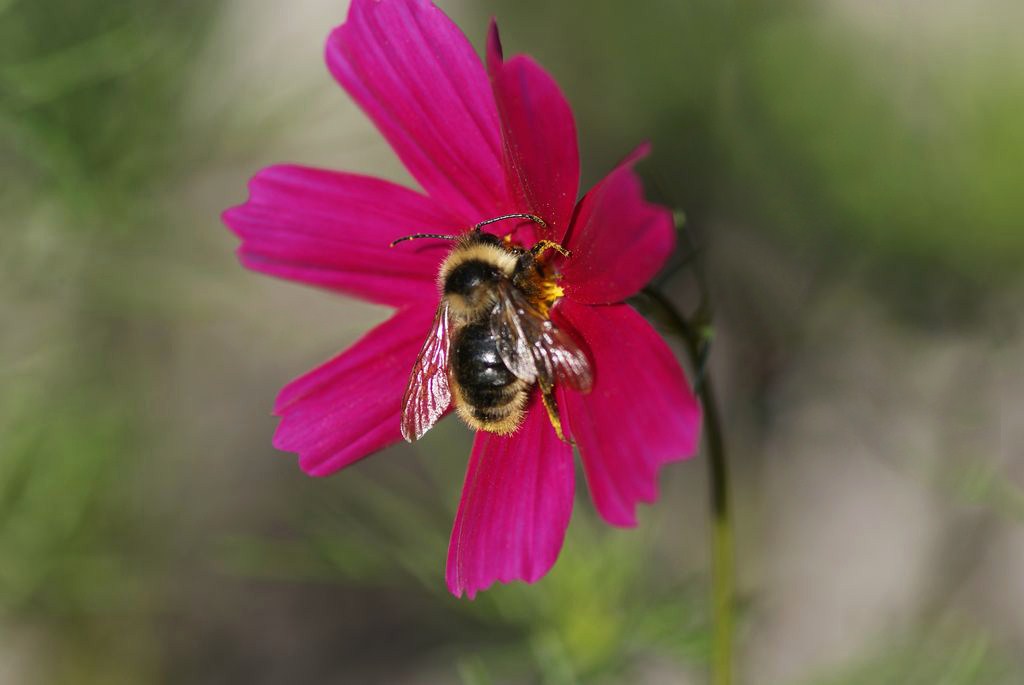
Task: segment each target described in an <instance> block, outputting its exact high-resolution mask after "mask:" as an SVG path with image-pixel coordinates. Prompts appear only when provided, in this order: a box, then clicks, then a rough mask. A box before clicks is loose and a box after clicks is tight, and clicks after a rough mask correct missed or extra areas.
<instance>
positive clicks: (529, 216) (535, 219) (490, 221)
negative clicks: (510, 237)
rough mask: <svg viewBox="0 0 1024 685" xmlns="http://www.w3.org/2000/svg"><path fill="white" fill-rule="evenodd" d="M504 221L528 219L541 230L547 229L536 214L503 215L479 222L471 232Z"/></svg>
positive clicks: (542, 220)
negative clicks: (541, 228)
mask: <svg viewBox="0 0 1024 685" xmlns="http://www.w3.org/2000/svg"><path fill="white" fill-rule="evenodd" d="M505 219H529V220H530V221H532V222H533V223H535V224H538V225H540V226H541V227H543V228H547V227H548V225H547V224H546V223H545V222H544V219H541V218H540V217H539V216H537V215H536V214H504V215H502V216H496V217H494V218H493V219H488V220H487V221H481V222H480V223H478V224H476V225H475V226H473V230H474V231H479V230H480V229H481V228H483V227H484V226H486V225H488V224H493V223H496V222H498V221H504V220H505Z"/></svg>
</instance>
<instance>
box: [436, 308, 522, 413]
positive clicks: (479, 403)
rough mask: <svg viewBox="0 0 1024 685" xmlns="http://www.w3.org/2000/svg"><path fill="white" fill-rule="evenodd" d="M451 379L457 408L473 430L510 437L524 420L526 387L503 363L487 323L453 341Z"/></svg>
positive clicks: (474, 326) (470, 327)
mask: <svg viewBox="0 0 1024 685" xmlns="http://www.w3.org/2000/svg"><path fill="white" fill-rule="evenodd" d="M452 352H453V354H452V359H451V365H452V375H453V380H454V381H455V383H454V385H455V388H456V404H457V408H458V410H459V413H460V414H461V415H462V417H463V418H464V419H465V420H466V421H467V422H468V423H469V424H470V425H471V426H473V427H474V428H478V429H482V430H487V431H491V432H493V433H511V432H512V431H514V430H515V429H516V428H517V427H518V425H519V423H520V421H521V419H522V413H523V406H524V404H525V403H526V394H527V393H526V391H527V384H526V383H525V382H524V381H522V380H520V379H519V378H516V376H515V375H513V373H512V372H511V371H509V370H508V368H507V367H506V366H505V364H504V363H503V362H502V361H501V356H500V355H499V354H498V347H497V344H496V341H495V340H494V337H493V336H492V335H491V331H490V327H489V326H488V325H487V323H486V322H478V323H472V324H469V325H467V326H466V327H465V328H463V329H462V330H461V331H460V332H459V334H458V336H457V337H456V339H455V340H454V341H453V350H452Z"/></svg>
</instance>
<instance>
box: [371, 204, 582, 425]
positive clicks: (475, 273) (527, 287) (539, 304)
mask: <svg viewBox="0 0 1024 685" xmlns="http://www.w3.org/2000/svg"><path fill="white" fill-rule="evenodd" d="M514 218H519V219H529V220H530V221H533V222H534V223H536V224H537V225H539V226H541V227H546V224H545V223H544V221H543V220H542V219H541V218H540V217H537V216H534V215H532V214H507V215H504V216H500V217H496V218H494V219H489V220H487V221H482V222H480V223H479V224H477V225H475V226H473V228H472V229H471V230H470V231H468V232H466V233H463V234H462V235H439V234H432V233H431V234H427V233H419V234H416V235H411V236H406V237H404V238H399V239H398V240H395V241H394V242H392V243H391V246H392V247H394V246H395V245H396V244H398V243H400V242H402V241H404V240H414V239H419V238H437V239H441V240H451V241H454V243H455V246H454V247H453V248H452V250H451V251H450V252H449V253H448V256H447V257H445V259H444V261H443V262H442V263H441V268H440V269H439V271H438V277H437V282H438V289H439V290H440V292H441V302H440V304H439V305H438V308H437V314H436V315H435V316H434V323H433V325H432V327H431V331H430V334H429V335H428V336H427V339H426V342H425V343H424V344H423V348H422V349H421V350H420V354H419V357H417V359H416V363H415V364H414V365H413V369H412V373H411V375H410V377H409V385H408V388H407V389H406V391H405V396H404V397H403V399H402V424H401V429H402V436H403V437H404V438H405V439H406V440H408V441H409V442H413V441H415V440H418V439H419V438H420V437H422V436H423V434H424V433H426V432H427V431H428V430H429V429H430V428H431V427H432V426H433V425H434V424H435V423H436V422H437V420H438V419H440V418H441V417H442V416H443V415H444V414H445V413H446V412H447V411H448V409H449V407H450V406H451V405H452V404H453V403H454V405H455V410H456V412H457V413H458V414H459V416H460V417H461V418H462V419H463V420H464V421H465V422H466V423H467V424H469V426H470V427H471V428H474V429H476V430H483V431H489V432H491V433H497V434H499V435H508V434H510V433H513V432H515V430H516V429H517V428H518V427H519V425H520V424H521V423H522V421H523V416H524V414H525V412H526V405H527V402H528V400H529V398H530V393H531V390H532V389H533V387H534V385H536V386H538V387H539V389H540V395H541V400H542V402H543V404H544V408H545V409H546V410H547V414H548V418H549V419H550V421H551V425H552V426H553V427H554V429H555V433H556V434H557V435H558V437H559V439H561V440H563V441H566V438H565V434H564V433H563V431H562V422H561V418H560V417H559V413H558V405H557V402H556V400H555V394H554V388H555V385H556V384H564V385H565V386H567V387H569V388H572V389H574V390H578V391H580V392H587V391H589V390H590V388H591V386H592V384H593V374H592V372H591V367H590V362H589V361H588V359H587V356H586V354H585V353H584V351H583V350H582V349H581V348H580V346H579V345H577V344H576V341H574V340H573V339H572V337H571V336H570V335H569V334H568V333H567V332H566V331H564V330H561V329H559V328H558V327H557V326H555V324H554V323H552V321H551V318H550V310H551V306H552V305H553V304H554V303H555V301H556V300H557V299H558V298H559V297H561V296H562V289H561V288H560V287H559V286H558V284H557V274H555V273H554V272H553V270H552V269H551V266H550V264H549V263H548V262H547V261H546V259H545V256H547V255H550V254H551V253H550V252H549V250H553V251H554V252H557V253H559V254H561V255H562V256H563V257H566V258H568V257H570V256H571V255H570V254H569V252H568V251H567V250H565V249H564V248H563V247H562V246H561V245H559V244H557V243H555V242H552V241H550V240H540V241H538V242H537V243H536V244H534V245H533V246H532V247H531V248H529V249H526V248H523V247H519V246H517V245H514V244H513V243H512V242H511V241H510V240H509V239H508V238H506V239H504V240H503V239H501V238H498V237H497V236H494V235H491V234H490V233H485V232H483V231H482V230H481V229H482V228H483V227H484V226H486V225H488V224H492V223H495V222H497V221H504V220H506V219H514ZM566 442H567V441H566Z"/></svg>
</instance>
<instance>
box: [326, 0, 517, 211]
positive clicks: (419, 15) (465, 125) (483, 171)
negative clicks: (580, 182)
mask: <svg viewBox="0 0 1024 685" xmlns="http://www.w3.org/2000/svg"><path fill="white" fill-rule="evenodd" d="M326 58H327V66H328V68H329V69H330V70H331V73H332V74H333V75H334V77H335V78H336V79H337V80H338V82H339V83H341V85H342V86H343V87H344V88H345V90H347V91H348V93H349V95H351V96H352V97H353V98H354V99H355V100H356V102H358V103H359V105H360V106H361V107H362V108H363V110H364V111H365V112H366V113H367V115H368V116H369V117H370V118H371V119H373V121H374V123H375V124H376V125H377V128H379V129H380V131H381V133H383V134H384V137H385V138H387V139H388V142H390V143H391V147H393V148H394V150H395V152H396V153H397V154H398V156H399V158H401V160H402V162H403V163H404V164H405V166H406V168H407V169H409V172H410V173H411V174H412V175H413V176H414V177H415V178H416V180H417V181H419V182H420V184H422V186H423V188H424V189H425V190H426V191H427V193H428V194H430V196H431V197H433V198H434V199H435V200H437V201H438V202H441V203H444V204H445V205H446V206H449V207H450V209H451V210H452V211H453V212H455V213H457V214H458V215H459V216H460V217H461V219H462V223H463V224H464V225H472V224H474V223H476V222H477V221H481V220H483V219H489V218H491V217H492V216H495V212H496V211H497V212H498V213H501V212H502V211H504V210H505V209H506V207H507V204H508V203H507V201H506V186H505V182H504V171H503V168H502V163H501V137H500V132H499V127H498V114H497V110H496V109H495V106H494V96H493V95H492V94H491V91H490V88H489V86H488V82H487V74H486V72H485V71H484V68H483V65H482V64H481V63H480V58H479V57H478V56H477V55H476V52H474V50H473V46H472V45H470V43H469V41H467V40H466V37H465V36H464V35H463V34H462V32H461V31H460V30H459V28H458V27H457V26H456V25H455V24H454V23H452V21H451V20H450V19H449V18H448V17H446V16H445V15H444V13H443V12H442V11H441V10H439V9H438V8H437V7H435V6H434V5H433V4H432V3H430V2H427V1H426V0H403V1H398V0H383V1H381V0H353V2H352V5H351V7H350V9H349V14H348V19H347V20H346V21H345V23H344V24H342V25H341V26H339V27H338V28H336V29H335V30H334V31H333V32H332V33H331V35H330V37H329V38H328V40H327V51H326Z"/></svg>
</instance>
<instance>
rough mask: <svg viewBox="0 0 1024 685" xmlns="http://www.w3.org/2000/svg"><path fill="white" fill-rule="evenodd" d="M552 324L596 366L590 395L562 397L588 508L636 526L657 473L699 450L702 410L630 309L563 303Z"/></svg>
mask: <svg viewBox="0 0 1024 685" xmlns="http://www.w3.org/2000/svg"><path fill="white" fill-rule="evenodd" d="M554 317H555V320H556V322H557V323H558V325H560V326H567V327H568V328H569V329H570V330H573V331H574V332H575V333H577V334H578V335H579V339H580V340H585V341H586V343H587V345H588V346H589V347H590V352H591V355H592V357H591V358H592V361H593V362H594V373H595V378H594V387H593V389H592V390H591V391H590V393H589V394H586V395H582V394H580V393H576V392H572V391H564V392H562V393H561V397H560V401H561V403H562V406H563V407H564V411H563V420H565V421H567V423H568V424H569V427H570V430H571V432H572V435H573V437H574V438H575V440H576V444H577V445H578V446H579V449H580V454H581V456H582V458H583V468H584V471H585V472H586V474H587V484H588V485H589V487H590V494H591V497H592V498H593V500H594V505H595V506H596V507H597V510H598V512H600V514H601V516H602V517H604V519H605V520H606V521H607V522H608V523H611V524H612V525H616V526H634V525H636V512H635V509H636V503H637V502H647V503H651V502H654V500H655V499H657V496H658V485H657V477H658V469H659V467H660V466H661V465H662V464H665V463H667V462H671V461H676V460H679V459H684V458H686V457H689V456H691V455H693V454H694V453H695V452H696V450H697V444H698V440H699V438H700V421H701V412H700V406H699V405H698V404H697V399H696V398H695V397H694V396H693V393H692V392H691V391H690V388H689V386H688V385H687V383H686V377H685V376H684V375H683V371H682V369H680V368H679V363H678V362H677V361H676V358H675V355H673V354H672V351H671V350H670V349H669V347H668V346H667V345H666V344H665V342H664V341H663V340H662V339H661V337H659V336H658V334H657V333H656V332H655V331H654V329H653V328H651V326H650V324H648V323H647V321H645V320H644V319H643V317H641V316H640V315H639V314H637V313H636V311H634V310H633V308H632V307H630V306H629V305H625V304H619V305H610V306H602V307H590V306H587V305H582V304H578V303H576V302H572V301H571V300H569V299H567V298H566V299H563V300H561V301H560V302H559V304H558V306H557V307H556V308H555V309H554Z"/></svg>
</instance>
